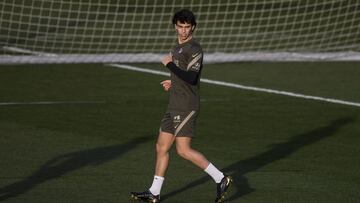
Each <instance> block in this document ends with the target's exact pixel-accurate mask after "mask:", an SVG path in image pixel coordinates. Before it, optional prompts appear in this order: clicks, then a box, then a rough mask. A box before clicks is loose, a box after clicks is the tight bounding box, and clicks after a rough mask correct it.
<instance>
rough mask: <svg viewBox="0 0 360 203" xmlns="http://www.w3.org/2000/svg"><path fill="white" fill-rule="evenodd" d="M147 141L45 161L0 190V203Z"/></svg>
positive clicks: (137, 140)
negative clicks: (25, 175)
mask: <svg viewBox="0 0 360 203" xmlns="http://www.w3.org/2000/svg"><path fill="white" fill-rule="evenodd" d="M147 141H149V138H147V137H141V138H136V139H134V140H131V141H129V142H127V143H124V144H116V145H111V146H106V147H99V148H94V149H88V150H84V151H79V152H72V153H68V154H64V155H61V156H58V157H55V158H53V159H51V160H49V161H47V162H46V163H45V164H44V165H42V166H41V167H40V169H38V170H37V171H35V172H34V173H33V174H32V175H30V176H29V177H27V178H25V179H24V180H22V181H19V182H16V183H13V184H10V185H8V186H5V187H3V188H0V201H4V200H7V199H9V198H12V197H17V196H19V195H21V194H24V193H26V192H27V191H29V190H31V189H32V188H34V187H36V186H37V185H39V184H41V183H44V182H46V181H49V180H52V179H55V178H59V177H61V176H63V175H66V174H67V173H70V172H72V171H75V170H78V169H80V168H83V167H86V166H97V165H101V164H103V163H105V162H109V161H111V160H113V159H116V158H119V157H121V156H122V155H124V154H125V153H127V152H129V151H130V150H132V149H134V148H136V147H137V146H138V145H140V144H142V143H145V142H147Z"/></svg>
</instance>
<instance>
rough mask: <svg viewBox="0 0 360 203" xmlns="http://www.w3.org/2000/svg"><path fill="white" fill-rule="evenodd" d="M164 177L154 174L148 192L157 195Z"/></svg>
mask: <svg viewBox="0 0 360 203" xmlns="http://www.w3.org/2000/svg"><path fill="white" fill-rule="evenodd" d="M164 179H165V178H164V177H161V176H154V180H153V183H152V185H151V187H150V189H149V190H150V192H151V193H152V194H153V195H159V194H160V191H161V187H162V184H163V182H164Z"/></svg>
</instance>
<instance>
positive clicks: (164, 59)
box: [161, 54, 172, 66]
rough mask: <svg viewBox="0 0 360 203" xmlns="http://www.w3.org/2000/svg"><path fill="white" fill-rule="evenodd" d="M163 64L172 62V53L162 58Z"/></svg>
mask: <svg viewBox="0 0 360 203" xmlns="http://www.w3.org/2000/svg"><path fill="white" fill-rule="evenodd" d="M161 62H162V64H164V66H166V65H167V64H168V63H170V62H172V56H171V54H169V55H167V56H164V58H163V59H162V60H161Z"/></svg>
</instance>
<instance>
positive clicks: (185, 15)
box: [172, 9, 196, 27]
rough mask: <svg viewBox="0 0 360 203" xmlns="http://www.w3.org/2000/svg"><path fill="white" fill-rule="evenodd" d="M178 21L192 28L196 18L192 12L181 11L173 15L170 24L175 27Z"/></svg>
mask: <svg viewBox="0 0 360 203" xmlns="http://www.w3.org/2000/svg"><path fill="white" fill-rule="evenodd" d="M178 21H180V22H181V23H189V24H191V25H192V26H195V27H196V18H195V15H194V13H193V12H191V11H190V10H188V9H182V10H180V11H178V12H176V13H175V15H174V17H173V19H172V23H173V24H174V25H176V23H177V22H178Z"/></svg>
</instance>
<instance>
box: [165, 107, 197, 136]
mask: <svg viewBox="0 0 360 203" xmlns="http://www.w3.org/2000/svg"><path fill="white" fill-rule="evenodd" d="M197 116H198V112H197V111H185V112H183V111H167V112H166V113H165V115H164V117H163V119H162V120H161V125H160V131H163V132H167V133H171V134H173V135H175V136H177V137H194V135H195V124H196V118H197Z"/></svg>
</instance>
